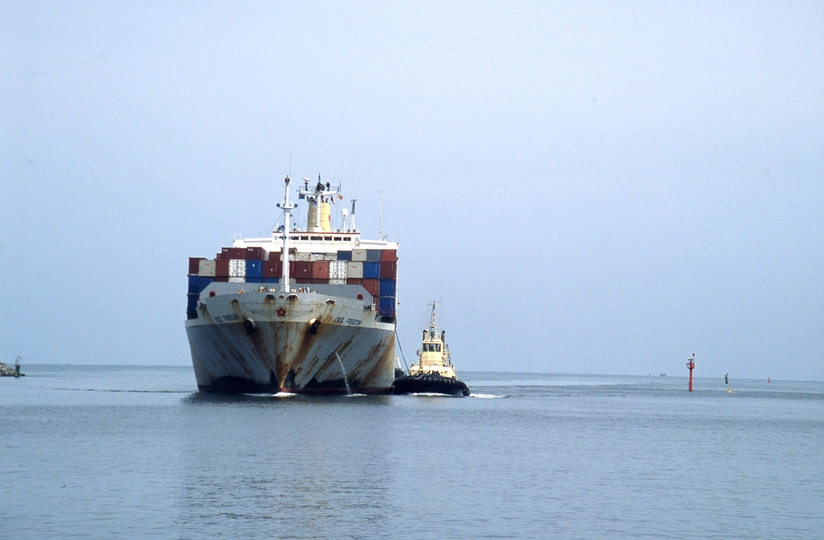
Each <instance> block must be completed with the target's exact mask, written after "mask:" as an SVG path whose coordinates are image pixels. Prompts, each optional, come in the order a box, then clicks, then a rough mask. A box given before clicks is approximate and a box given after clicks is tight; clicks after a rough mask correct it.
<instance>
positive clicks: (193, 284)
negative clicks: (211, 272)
mask: <svg viewBox="0 0 824 540" xmlns="http://www.w3.org/2000/svg"><path fill="white" fill-rule="evenodd" d="M199 279H200V276H189V294H192V293H195V294H197V293H199V292H200V289H198V286H199V283H200V282H199V281H198V280H199Z"/></svg>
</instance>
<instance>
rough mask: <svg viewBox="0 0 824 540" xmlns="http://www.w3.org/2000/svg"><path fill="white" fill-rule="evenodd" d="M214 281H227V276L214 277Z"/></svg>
mask: <svg viewBox="0 0 824 540" xmlns="http://www.w3.org/2000/svg"><path fill="white" fill-rule="evenodd" d="M215 281H217V282H219V283H226V282H227V281H229V278H227V277H216V278H215Z"/></svg>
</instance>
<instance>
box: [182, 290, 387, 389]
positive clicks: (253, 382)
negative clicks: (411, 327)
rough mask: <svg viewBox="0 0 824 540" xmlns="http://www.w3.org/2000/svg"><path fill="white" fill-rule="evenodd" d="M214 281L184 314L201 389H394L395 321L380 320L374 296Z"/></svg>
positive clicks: (196, 375)
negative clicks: (191, 314)
mask: <svg viewBox="0 0 824 540" xmlns="http://www.w3.org/2000/svg"><path fill="white" fill-rule="evenodd" d="M214 285H218V284H214ZM226 285H228V284H226ZM232 285H234V284H232ZM211 289H212V287H211V286H210V288H209V289H206V290H204V291H203V293H202V294H201V296H200V298H201V301H200V303H199V305H198V307H197V314H198V317H197V318H196V319H190V320H188V321H186V333H187V336H188V338H189V345H190V346H191V351H192V363H193V365H194V371H195V377H196V379H197V385H198V388H199V389H201V390H204V391H213V392H279V391H284V392H297V393H312V394H328V393H346V392H348V391H351V392H355V393H390V392H391V388H392V382H393V379H394V358H395V323H394V320H393V322H380V318H379V317H377V316H376V312H375V310H373V309H372V306H371V298H367V300H366V301H364V300H359V299H355V298H351V297H349V296H351V295H346V296H339V295H336V294H335V295H330V294H324V293H318V292H313V293H309V292H291V293H284V292H282V291H277V292H269V291H267V292H240V291H239V290H236V291H235V292H229V293H228V294H226V293H223V294H218V295H216V296H211V297H210V296H208V293H209V292H210V290H211ZM221 292H223V291H221ZM367 296H368V295H367Z"/></svg>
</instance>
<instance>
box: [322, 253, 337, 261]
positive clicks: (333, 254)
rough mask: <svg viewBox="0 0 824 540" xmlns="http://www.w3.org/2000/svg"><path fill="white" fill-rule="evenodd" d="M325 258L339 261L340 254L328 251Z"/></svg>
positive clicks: (325, 259)
mask: <svg viewBox="0 0 824 540" xmlns="http://www.w3.org/2000/svg"><path fill="white" fill-rule="evenodd" d="M323 260H324V261H337V260H338V254H337V253H327V254H326V255H324V257H323Z"/></svg>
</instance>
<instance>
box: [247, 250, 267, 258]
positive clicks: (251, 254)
mask: <svg viewBox="0 0 824 540" xmlns="http://www.w3.org/2000/svg"><path fill="white" fill-rule="evenodd" d="M264 253H266V251H265V250H264V249H263V248H262V247H247V248H246V260H249V261H262V260H263V254H264Z"/></svg>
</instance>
